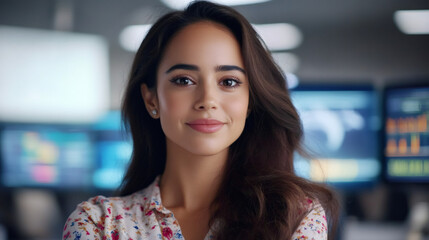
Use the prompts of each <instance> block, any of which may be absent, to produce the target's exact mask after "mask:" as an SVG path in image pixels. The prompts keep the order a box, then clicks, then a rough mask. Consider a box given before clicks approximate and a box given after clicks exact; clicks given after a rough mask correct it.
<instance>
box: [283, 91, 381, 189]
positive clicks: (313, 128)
mask: <svg viewBox="0 0 429 240" xmlns="http://www.w3.org/2000/svg"><path fill="white" fill-rule="evenodd" d="M291 98H292V101H293V103H294V105H295V107H296V108H297V110H298V112H299V115H300V117H301V121H302V124H303V129H304V141H303V143H304V147H305V149H306V150H307V151H308V153H309V155H310V156H311V158H310V159H308V158H304V157H302V156H300V155H298V154H296V156H295V170H296V174H297V175H299V176H302V177H305V178H308V179H310V180H314V181H320V182H327V183H330V184H333V185H336V186H340V187H341V186H351V185H354V186H365V185H368V184H373V183H375V182H376V181H377V180H378V178H379V175H380V172H381V163H380V161H379V150H378V149H379V137H378V136H379V132H380V131H379V129H380V114H379V97H378V93H377V91H375V90H374V89H373V88H371V87H340V86H338V87H333V86H324V87H301V88H298V89H296V90H292V92H291Z"/></svg>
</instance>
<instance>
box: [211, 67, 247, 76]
mask: <svg viewBox="0 0 429 240" xmlns="http://www.w3.org/2000/svg"><path fill="white" fill-rule="evenodd" d="M234 70H237V71H240V72H242V73H243V74H246V71H245V70H244V69H243V68H241V67H239V66H235V65H220V66H217V67H216V71H217V72H224V71H234Z"/></svg>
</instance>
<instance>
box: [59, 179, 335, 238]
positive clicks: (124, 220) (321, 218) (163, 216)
mask: <svg viewBox="0 0 429 240" xmlns="http://www.w3.org/2000/svg"><path fill="white" fill-rule="evenodd" d="M158 182H159V177H158V178H157V179H156V180H155V181H154V182H153V183H152V184H151V185H150V186H148V187H147V188H145V189H143V190H141V191H138V192H136V193H134V194H132V195H129V196H125V197H111V198H106V197H103V196H97V197H94V198H91V199H89V200H88V201H86V202H82V203H81V204H79V205H78V206H77V209H76V210H75V211H74V212H73V213H72V214H71V215H70V217H69V218H68V219H67V222H66V223H65V226H64V229H63V239H73V240H78V239H80V240H86V239H88V240H89V239H91V240H119V239H126V240H147V239H150V240H152V239H160V240H184V237H183V235H182V232H181V230H180V226H179V223H178V222H177V220H176V219H175V217H174V215H173V213H172V212H171V211H169V210H168V209H166V208H165V207H164V206H163V205H162V203H161V196H160V189H159V185H158ZM308 203H309V205H308V207H309V209H312V210H311V211H310V212H309V214H308V215H307V216H306V217H305V218H304V219H303V220H302V222H301V224H300V225H299V227H298V229H297V230H296V231H295V233H294V234H293V237H292V240H304V239H305V240H326V239H327V222H326V217H325V211H324V210H323V208H322V206H321V205H320V204H319V203H316V202H312V201H310V200H309V202H308ZM210 239H213V235H212V231H209V232H208V233H207V235H206V237H205V238H204V240H210Z"/></svg>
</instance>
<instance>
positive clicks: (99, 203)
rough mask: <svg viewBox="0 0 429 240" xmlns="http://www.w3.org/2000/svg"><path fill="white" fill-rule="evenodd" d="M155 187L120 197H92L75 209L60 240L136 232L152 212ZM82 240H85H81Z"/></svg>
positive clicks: (94, 237)
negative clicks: (133, 230)
mask: <svg viewBox="0 0 429 240" xmlns="http://www.w3.org/2000/svg"><path fill="white" fill-rule="evenodd" d="M154 187H155V186H154V185H150V186H149V187H147V188H145V189H143V190H140V191H138V192H135V193H133V194H131V195H128V196H122V197H105V196H96V197H92V198H90V199H89V200H87V201H84V202H82V203H80V204H78V205H77V207H76V209H75V210H74V211H73V212H72V213H71V214H70V216H69V218H68V219H67V221H66V223H65V225H64V229H63V239H75V238H76V237H78V238H80V236H85V235H86V236H87V237H89V238H88V239H99V236H103V235H104V234H105V233H109V235H111V233H112V232H113V233H114V232H115V231H116V232H118V234H119V232H121V231H124V230H125V231H129V229H138V226H140V225H141V221H144V216H146V214H147V212H148V211H150V209H152V208H153V206H151V205H154V203H153V202H154V196H153V193H154V191H155V192H156V190H154V189H153V188H154ZM85 239H86V238H85Z"/></svg>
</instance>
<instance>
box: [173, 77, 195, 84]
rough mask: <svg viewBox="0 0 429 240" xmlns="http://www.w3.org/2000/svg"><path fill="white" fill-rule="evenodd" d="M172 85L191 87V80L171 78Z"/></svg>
mask: <svg viewBox="0 0 429 240" xmlns="http://www.w3.org/2000/svg"><path fill="white" fill-rule="evenodd" d="M171 82H172V83H174V84H176V85H182V86H185V85H192V84H193V82H192V80H191V79H189V78H188V77H177V78H173V79H172V80H171Z"/></svg>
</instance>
